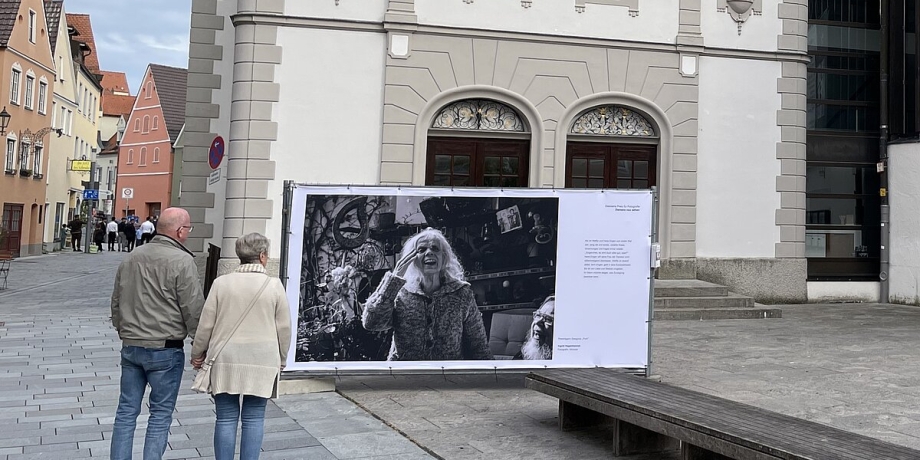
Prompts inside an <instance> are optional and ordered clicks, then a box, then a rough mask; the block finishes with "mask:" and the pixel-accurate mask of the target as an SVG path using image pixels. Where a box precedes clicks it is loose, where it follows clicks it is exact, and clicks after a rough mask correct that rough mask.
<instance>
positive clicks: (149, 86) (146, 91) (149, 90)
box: [144, 81, 153, 99]
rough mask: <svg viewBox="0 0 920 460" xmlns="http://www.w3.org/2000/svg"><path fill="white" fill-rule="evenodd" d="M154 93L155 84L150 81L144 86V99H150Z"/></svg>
mask: <svg viewBox="0 0 920 460" xmlns="http://www.w3.org/2000/svg"><path fill="white" fill-rule="evenodd" d="M152 93H153V82H152V81H148V82H147V84H146V85H145V86H144V99H150V98H151V97H152Z"/></svg>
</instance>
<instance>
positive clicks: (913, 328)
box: [337, 304, 920, 460]
mask: <svg viewBox="0 0 920 460" xmlns="http://www.w3.org/2000/svg"><path fill="white" fill-rule="evenodd" d="M782 308H783V317H782V318H781V319H769V320H725V321H660V322H657V323H656V324H655V329H654V336H653V343H652V345H653V347H652V349H653V357H654V362H655V363H656V364H655V368H654V372H655V373H656V374H658V375H660V376H661V379H662V381H664V382H666V383H669V384H673V385H677V386H681V387H684V388H689V389H692V390H696V391H700V392H703V393H708V394H713V395H716V396H721V397H723V398H727V399H730V400H734V401H739V402H742V403H745V404H751V405H754V406H757V407H761V408H764V409H767V410H771V411H775V412H779V413H782V414H787V415H791V416H794V417H799V418H803V419H806V420H811V421H815V422H818V423H823V424H827V425H831V426H834V427H836V428H840V429H843V430H846V431H850V432H854V433H859V434H863V435H866V436H870V437H874V438H878V439H882V440H885V441H888V442H892V443H895V444H901V445H904V446H907V447H911V448H914V449H920V355H918V354H917V352H916V350H918V349H920V334H918V332H917V331H918V330H920V308H917V307H906V306H897V305H878V304H823V305H783V306H782ZM522 387H523V376H520V375H514V376H512V375H501V374H500V375H497V376H495V375H485V376H483V375H480V376H456V375H447V376H436V377H432V376H407V377H398V378H393V377H375V378H368V377H363V378H356V377H352V378H347V379H342V380H341V381H340V382H339V383H338V385H337V388H338V391H339V392H340V393H342V394H343V395H345V396H346V397H348V398H350V399H352V400H354V401H356V402H358V403H359V404H361V405H362V406H363V407H366V408H367V409H368V410H370V411H371V412H373V413H374V414H375V415H377V416H378V417H380V418H382V419H384V420H386V421H387V422H388V423H389V424H391V425H392V426H394V427H396V428H397V429H399V430H401V431H403V432H404V433H406V435H407V436H409V437H410V438H412V439H413V440H415V441H416V442H418V443H419V444H421V445H423V446H425V447H426V448H428V449H430V450H431V451H432V452H434V453H435V454H437V455H439V456H442V457H444V458H451V459H466V458H506V459H510V458H528V459H531V460H534V459H558V458H575V457H576V456H577V458H578V459H579V460H587V459H602V458H611V451H612V448H611V434H610V433H609V432H604V431H603V430H601V431H587V432H566V433H563V432H561V431H560V430H559V429H558V428H557V426H556V424H557V419H556V414H557V407H558V406H557V400H556V399H554V398H550V397H548V396H545V395H543V394H540V393H536V392H533V391H529V390H526V389H523V388H522ZM630 458H631V459H633V460H635V457H630ZM918 458H920V455H918Z"/></svg>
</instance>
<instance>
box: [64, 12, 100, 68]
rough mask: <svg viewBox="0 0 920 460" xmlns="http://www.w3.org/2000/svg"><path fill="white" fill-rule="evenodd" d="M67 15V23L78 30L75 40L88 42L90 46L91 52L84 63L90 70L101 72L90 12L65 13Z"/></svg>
mask: <svg viewBox="0 0 920 460" xmlns="http://www.w3.org/2000/svg"><path fill="white" fill-rule="evenodd" d="M65 14H66V16H67V25H68V26H70V27H73V28H74V29H76V31H77V35H76V36H75V37H74V40H76V41H79V42H83V43H86V44H87V45H88V46H89V49H90V53H89V55H87V56H86V57H85V58H84V60H83V64H84V65H85V66H86V68H87V69H89V71H90V72H92V73H94V74H96V73H99V57H98V56H97V55H96V39H95V38H94V37H93V24H92V22H91V21H90V19H89V15H88V14H82V13H65Z"/></svg>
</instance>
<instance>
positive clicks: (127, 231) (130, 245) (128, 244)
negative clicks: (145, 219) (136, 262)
mask: <svg viewBox="0 0 920 460" xmlns="http://www.w3.org/2000/svg"><path fill="white" fill-rule="evenodd" d="M122 220H124V222H125V224H124V226H123V227H122V230H121V232H122V235H123V236H122V237H123V238H124V239H125V250H126V251H128V252H131V250H132V249H134V241H135V240H136V239H137V231H136V230H135V229H134V223H133V222H131V221H130V220H128V219H122Z"/></svg>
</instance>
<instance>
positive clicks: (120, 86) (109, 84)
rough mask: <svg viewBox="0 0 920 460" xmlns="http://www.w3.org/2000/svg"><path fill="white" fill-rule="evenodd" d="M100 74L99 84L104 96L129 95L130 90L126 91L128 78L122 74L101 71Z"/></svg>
mask: <svg viewBox="0 0 920 460" xmlns="http://www.w3.org/2000/svg"><path fill="white" fill-rule="evenodd" d="M100 73H101V74H102V81H101V82H100V83H102V90H103V93H104V94H115V93H127V94H131V90H129V89H128V76H127V75H125V73H124V72H110V71H108V70H103V71H101V72H100ZM103 97H105V96H103Z"/></svg>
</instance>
